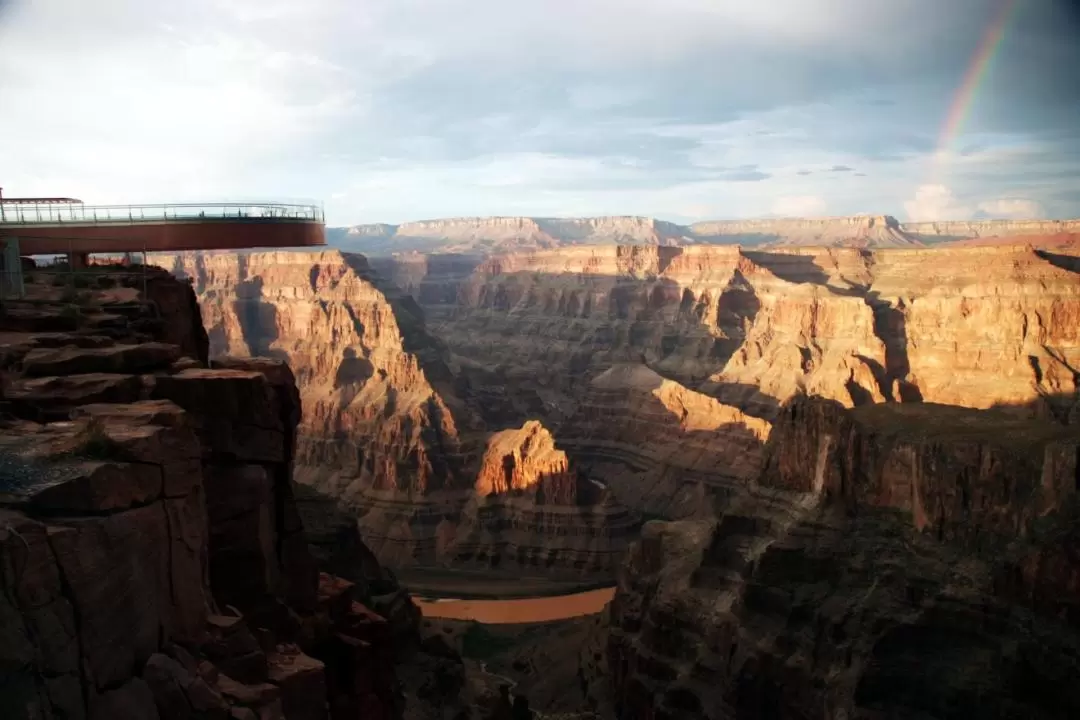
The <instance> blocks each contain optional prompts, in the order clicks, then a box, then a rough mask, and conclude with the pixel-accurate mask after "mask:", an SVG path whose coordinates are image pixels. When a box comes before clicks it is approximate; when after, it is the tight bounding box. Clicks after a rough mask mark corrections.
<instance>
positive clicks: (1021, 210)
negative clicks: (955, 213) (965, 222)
mask: <svg viewBox="0 0 1080 720" xmlns="http://www.w3.org/2000/svg"><path fill="white" fill-rule="evenodd" d="M979 210H980V211H981V212H982V213H983V214H985V215H988V216H990V217H993V218H1010V219H1015V220H1031V219H1035V218H1041V217H1045V216H1046V211H1045V210H1044V209H1043V207H1042V205H1040V204H1039V203H1037V202H1035V201H1034V200H1028V199H1026V198H998V199H996V200H986V201H984V202H981V203H979Z"/></svg>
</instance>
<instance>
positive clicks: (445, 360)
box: [166, 219, 1080, 570]
mask: <svg viewBox="0 0 1080 720" xmlns="http://www.w3.org/2000/svg"><path fill="white" fill-rule="evenodd" d="M882 222H883V223H884V225H885V227H887V228H893V227H894V224H893V223H891V222H889V221H888V219H885V220H883V221H882ZM1061 257H1062V256H1058V255H1053V254H1051V253H1047V252H1044V251H1042V250H1036V249H1034V248H1032V247H1030V246H1028V245H1024V244H1019V245H1017V244H1011V245H1002V246H1000V247H980V248H954V249H940V248H939V249H934V250H927V249H897V250H867V249H858V248H775V249H757V250H753V249H748V248H740V247H735V246H731V247H717V246H691V247H666V246H659V245H649V246H644V245H607V246H593V245H577V246H572V247H558V248H554V249H541V250H536V251H530V252H520V253H510V254H503V255H494V256H490V257H487V258H482V257H479V256H476V255H455V254H440V255H426V256H425V255H419V254H406V255H401V256H397V257H394V258H389V259H387V258H383V259H380V260H379V261H378V263H377V270H378V272H376V271H375V269H373V268H372V267H371V266H370V265H369V264H368V263H367V261H366V260H365V259H364V258H362V257H359V256H353V255H349V254H341V253H338V252H333V251H328V252H321V253H312V252H300V253H251V254H247V255H236V254H220V255H214V254H203V255H199V256H195V255H188V256H181V257H179V258H175V257H174V258H169V259H168V260H167V261H166V264H167V265H168V266H169V267H172V268H173V269H175V270H176V271H177V272H179V273H182V274H184V275H185V276H188V277H191V278H192V279H193V281H194V284H195V288H196V290H197V292H198V294H199V296H200V299H201V300H202V301H203V304H204V312H203V318H204V322H205V323H206V326H207V328H208V331H209V335H210V339H211V346H212V350H213V352H215V353H223V352H228V353H232V354H238V353H239V354H244V353H256V352H257V353H262V354H270V355H275V356H277V357H280V358H283V359H286V360H288V362H289V364H290V365H291V366H292V367H293V368H294V370H295V372H296V375H297V382H298V385H299V387H300V393H301V397H302V400H303V407H304V412H303V418H302V421H301V424H300V430H299V445H298V452H297V467H298V470H297V475H298V477H299V478H300V479H302V480H304V481H305V482H308V483H310V484H312V485H313V486H315V487H317V488H319V489H320V490H322V491H324V492H326V493H327V494H328V495H330V496H332V497H335V498H338V499H339V500H340V501H341V502H342V503H343V504H344V505H345V506H346V507H348V508H350V509H351V512H353V513H354V514H355V515H356V516H357V517H358V518H359V522H360V525H361V529H362V531H363V533H364V538H365V540H366V541H367V542H368V543H369V544H370V545H371V546H372V548H373V549H374V550H375V551H376V552H377V553H378V555H379V557H380V559H383V560H386V561H388V562H392V563H394V564H403V565H404V564H414V563H421V564H432V563H454V562H476V563H481V564H482V563H485V562H487V563H490V562H491V559H492V557H497V558H499V560H497V561H496V562H498V563H503V562H504V559H505V558H506V557H507V553H506V552H505V549H506V548H507V547H510V546H511V545H513V546H514V547H515V548H521V547H523V546H527V545H529V542H530V541H527V540H526V536H527V534H528V533H529V532H533V531H535V532H536V533H538V534H537V538H538V539H536V540H534V541H531V542H532V545H531V546H529V547H533V548H536V549H537V553H540V551H541V550H543V549H544V548H547V547H548V545H547V543H549V542H552V540H551V538H552V537H563V538H565V537H570V536H572V535H573V534H572V533H571V532H569V531H564V530H562V529H556V528H557V527H562V525H560V523H562V524H564V525H566V526H567V527H570V526H573V527H584V526H585V525H590V523H592V525H591V527H596V524H595V521H596V518H595V517H594V516H588V517H586V515H584V514H583V513H582V512H581V510H580V508H582V507H604V508H606V509H605V510H604V513H603V514H604V515H605V519H603V520H602V521H601V525H600V527H602V528H603V529H601V530H595V529H594V530H582V531H581V536H582V537H598V536H599V537H604V538H607V539H606V540H604V542H606V543H609V545H608V546H606V547H607V548H609V549H610V548H617V547H618V546H619V543H620V542H623V541H622V540H618V541H616V540H614V539H612V538H615V537H620V538H621V537H623V536H624V535H626V534H629V535H630V536H632V535H633V529H632V528H633V525H634V523H635V522H636V521H637V520H636V518H640V517H641V516H642V514H644V516H645V517H653V516H662V517H675V518H683V517H703V516H706V515H709V514H711V513H713V512H718V511H722V509H723V507H724V505H725V503H726V502H727V500H726V499H725V498H727V497H729V496H730V495H732V493H733V492H735V490H736V489H737V488H739V487H741V486H743V485H745V484H746V483H747V482H750V481H751V480H752V478H754V477H755V476H756V474H757V473H758V472H759V471H760V468H761V466H762V463H763V462H764V457H765V456H764V449H765V444H766V442H767V441H768V438H769V437H770V434H771V432H772V430H771V428H772V423H773V422H774V421H775V418H776V414H777V413H778V412H779V408H780V407H781V405H782V404H783V403H785V402H787V401H788V400H790V399H792V398H794V397H797V396H800V395H803V394H811V395H817V396H820V397H823V398H826V399H830V400H834V401H836V402H838V403H840V404H841V405H843V406H845V407H861V406H864V405H872V404H880V403H887V402H904V403H910V402H919V401H925V402H938V403H947V404H953V405H960V406H965V407H974V408H989V407H1001V408H1003V409H1005V410H1007V411H1009V412H1012V413H1014V414H1018V415H1022V416H1036V417H1046V418H1055V419H1057V420H1058V421H1060V422H1068V421H1070V418H1075V416H1076V413H1077V409H1076V408H1077V403H1076V392H1077V375H1076V372H1075V370H1074V368H1076V367H1078V366H1080V349H1078V348H1080V338H1078V335H1077V333H1078V329H1077V328H1078V327H1080V323H1078V322H1077V321H1076V320H1077V318H1078V317H1080V282H1078V281H1077V279H1078V275H1077V272H1076V270H1075V269H1073V268H1072V267H1071V266H1070V265H1069V263H1068V262H1066V261H1063V260H1062V259H1061ZM540 428H542V429H543V432H544V433H547V434H549V436H550V440H551V443H550V445H549V444H548V440H547V436H545V435H543V433H541V432H540ZM507 433H509V434H507ZM525 437H529V438H533V439H532V440H531V441H530V443H531V444H525V443H524V441H523V440H521V438H525ZM509 438H516V439H515V440H513V442H510V441H509V440H508V439H509ZM515 443H517V444H521V446H522V447H523V448H525V447H527V451H525V450H522V451H521V452H520V455H519V456H514V453H513V452H511V451H509V450H507V449H506V447H509V446H511V445H514V446H516V445H515ZM541 448H546V449H544V450H543V452H541V451H540V449H541ZM553 448H554V449H553ZM556 449H557V450H556ZM562 453H564V454H565V467H563V465H561V463H562V462H563V460H562V458H561V455H560V454H562ZM507 455H510V456H511V457H512V458H513V467H509V464H506V465H504V464H503V462H504V460H505V457H506V456H507ZM500 458H502V459H500ZM508 470H509V473H510V474H509V476H507V475H506V473H507V471H508ZM541 476H542V477H544V478H545V479H544V480H542V481H538V480H536V478H538V477H541ZM507 477H508V478H509V479H507ZM478 483H479V485H478ZM478 487H479V492H478ZM496 500H497V502H496ZM526 504H527V505H528V508H525V505H526ZM481 507H482V508H483V510H482V512H481V511H480V510H478V509H477V508H481ZM523 508H525V509H523ZM556 508H558V510H556ZM537 513H540V514H537ZM556 514H558V515H559V519H558V520H557V521H556V519H555V515H556ZM493 517H494V518H499V520H498V522H495V521H494V520H491V518H493ZM510 517H512V518H514V519H513V520H512V521H511V520H508V519H507V518H510ZM504 521H505V522H504ZM500 523H501V524H500ZM604 523H607V524H606V525H605V524H604ZM477 528H483V530H482V531H480V530H478V529H477ZM512 533H518V534H517V535H515V536H514V538H513V539H512V540H511V539H510V537H511V534H512ZM545 533H546V534H545ZM556 542H564V541H562V540H559V541H556ZM566 542H569V541H566ZM575 542H576V541H575ZM579 545H580V544H579ZM579 545H575V546H574V553H576V555H575V556H574V557H573V558H572V559H570V556H569V555H558V556H557V557H559V558H563V559H558V560H553V561H552V563H553V567H556V568H565V567H570V568H574V569H577V570H580V569H582V568H583V567H594V566H598V565H604V566H606V567H609V568H610V567H611V564H610V563H609V562H608V561H607V560H605V561H603V562H594V560H593V559H592V558H588V557H586V558H585V559H584V560H583V559H582V558H583V557H584V555H583V553H586V552H593V550H581V549H580V548H579ZM586 545H588V544H587V543H586ZM500 547H501V548H503V549H502V550H500V549H498V548H500ZM591 547H593V548H597V549H596V550H595V552H597V553H599V552H601V550H600V549H599V545H597V544H594V545H592V546H591ZM549 549H550V548H549ZM609 549H604V550H603V552H604V553H607V552H609ZM511 554H512V555H513V556H514V557H515V558H516V557H518V555H521V556H522V557H523V558H524V559H525V561H526V562H527V563H531V562H533V560H532V559H531V558H532V557H534V556H535V555H532V556H530V555H529V550H528V549H526V550H525V551H524V553H521V552H519V550H514V551H513V553H511ZM539 562H541V563H543V562H547V560H546V559H545V560H543V561H539Z"/></svg>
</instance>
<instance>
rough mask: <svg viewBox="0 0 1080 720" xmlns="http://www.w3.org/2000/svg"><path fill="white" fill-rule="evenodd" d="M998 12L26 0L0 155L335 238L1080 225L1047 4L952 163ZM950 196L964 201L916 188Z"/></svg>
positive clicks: (91, 185) (3, 87) (1070, 132)
mask: <svg viewBox="0 0 1080 720" xmlns="http://www.w3.org/2000/svg"><path fill="white" fill-rule="evenodd" d="M997 2H998V0H951V1H950V2H948V3H942V2H940V0H891V1H890V2H888V3H868V2H865V0H773V1H772V2H768V3H751V4H750V5H748V4H747V3H745V2H744V1H743V0H521V1H520V2H514V3H506V2H503V1H501V0H365V2H363V3H356V2H351V1H349V0H309V1H308V2H303V3H301V2H296V1H295V0H187V1H186V2H184V3H182V4H177V3H174V4H171V5H170V4H162V3H157V2H146V1H145V0H95V2H58V1H56V2H32V1H31V0H15V2H11V3H7V4H3V3H0V10H2V12H0V96H2V97H3V98H4V100H5V103H4V111H3V113H0V158H3V160H4V175H5V178H4V180H5V185H6V187H7V189H8V190H9V192H13V193H18V194H37V193H41V194H50V195H53V194H73V195H80V196H83V197H84V198H85V199H87V200H88V201H91V202H128V201H138V200H143V199H145V200H157V199H162V200H196V199H203V198H207V199H219V198H220V199H224V198H228V197H234V196H242V197H252V196H268V197H275V196H283V197H315V198H324V199H326V201H327V205H326V207H327V213H328V218H329V221H330V222H331V223H332V224H335V223H352V222H361V221H377V220H407V219H414V218H421V217H432V216H437V215H443V214H452V215H453V214H509V213H517V212H520V213H527V214H550V213H553V212H556V211H562V210H566V211H569V210H573V211H574V212H576V213H580V214H600V213H606V212H611V213H641V214H662V213H669V214H670V215H671V216H672V217H673V219H675V218H676V216H690V215H692V216H697V215H699V214H700V213H701V212H703V211H704V209H706V208H707V209H708V211H709V212H710V213H712V214H715V215H716V216H720V217H745V216H748V215H754V214H759V215H764V214H770V213H774V212H776V210H775V208H776V207H778V206H779V207H781V208H784V209H785V210H790V211H793V210H794V209H797V208H798V207H799V206H800V203H802V207H804V208H806V212H819V209H818V208H820V207H826V206H827V207H828V208H829V210H830V211H832V212H835V213H849V212H852V211H854V210H862V209H865V208H877V209H878V210H876V212H890V211H892V212H895V210H896V209H897V208H899V207H901V206H902V205H904V204H905V200H908V201H910V202H911V203H914V204H915V206H916V209H917V210H919V211H920V212H923V211H926V210H927V208H929V209H931V210H935V211H941V209H942V207H944V208H945V209H947V210H950V211H959V210H964V209H967V210H969V211H970V212H973V213H975V212H987V211H986V210H983V209H982V208H981V207H979V205H980V202H979V201H987V200H988V199H993V198H1024V199H1028V200H1030V201H1032V202H1035V203H1038V204H1039V206H1040V207H1041V210H1042V211H1043V212H1044V213H1045V214H1048V215H1068V214H1080V209H1078V204H1080V201H1078V200H1077V198H1078V197H1080V175H1078V164H1080V137H1078V135H1080V132H1078V131H1077V130H1076V123H1075V101H1076V99H1077V98H1076V90H1075V87H1074V86H1073V85H1070V78H1071V76H1070V74H1069V73H1068V72H1067V70H1066V69H1067V68H1070V67H1076V66H1080V49H1077V48H1076V47H1075V44H1074V43H1073V42H1072V39H1071V32H1072V30H1073V29H1074V26H1071V25H1070V24H1069V22H1068V18H1066V17H1063V16H1062V14H1061V12H1060V11H1058V10H1054V9H1052V8H1050V6H1051V5H1052V4H1054V3H1051V1H1050V0H1030V2H1026V3H1023V4H1021V5H1020V6H1018V10H1017V13H1016V16H1015V22H1014V23H1013V25H1012V26H1011V27H1010V32H1009V33H1008V34H1007V35H1006V39H1005V40H1004V41H1003V43H1002V45H1001V48H1000V50H999V51H998V53H997V55H996V58H995V63H994V65H993V69H992V70H991V72H990V73H988V74H987V76H986V77H985V79H984V85H983V91H982V92H980V94H979V97H978V98H977V100H976V103H975V104H974V105H973V106H972V108H971V111H970V113H969V115H968V119H967V121H966V123H965V125H964V129H963V132H962V133H961V134H960V136H958V137H957V138H955V141H954V142H953V143H952V144H951V146H950V147H948V148H945V150H946V152H945V153H942V154H939V156H940V157H941V158H945V160H944V161H943V162H936V163H935V162H934V157H935V151H936V150H937V149H938V148H937V144H938V137H939V134H940V132H939V131H940V126H941V123H942V120H943V117H944V115H945V113H946V111H947V108H948V106H949V103H950V102H951V99H952V97H953V96H954V94H955V89H956V87H957V85H958V83H959V82H960V81H961V79H962V77H963V76H964V72H965V70H966V68H967V65H968V64H969V61H970V58H971V54H972V52H973V50H974V48H975V47H977V45H978V42H979V40H980V37H981V35H982V34H983V31H984V27H983V25H984V23H983V21H982V20H981V18H989V17H991V11H992V10H993V8H994V7H995V6H996V4H997ZM1057 4H1058V5H1060V3H1057ZM973 19H974V21H973ZM616 21H617V22H616ZM915 25H917V26H918V27H919V28H920V32H919V33H917V34H916V35H914V36H913V37H911V38H909V39H908V40H906V41H905V43H903V44H899V43H889V42H882V41H881V38H882V37H889V36H890V33H891V32H893V30H894V29H895V28H896V27H910V26H915ZM852 28H858V31H857V32H853V31H852ZM1070 108H1072V110H1070ZM954 148H958V149H960V151H959V152H955V151H953V149H954ZM103 158H107V161H106V162H103V161H102V159H103ZM854 168H858V170H859V172H855V171H854ZM868 176H869V177H870V178H872V179H871V180H863V178H867V177H868ZM855 178H860V180H855ZM823 179H827V180H828V182H822V180H823ZM936 185H941V186H944V187H946V188H948V189H949V192H950V193H955V196H954V197H953V199H952V200H949V201H943V200H942V199H941V198H940V197H939V198H938V199H937V200H936V201H934V200H933V199H932V197H930V196H932V195H933V193H932V192H931V193H930V196H927V195H926V193H923V195H924V196H926V197H923V199H921V200H920V199H919V198H920V196H919V194H918V193H914V192H913V191H912V188H918V187H919V186H936ZM913 196H914V197H913ZM956 197H959V198H973V199H974V200H971V201H968V200H964V201H962V202H961V201H958V200H956ZM807 198H813V199H814V200H812V201H811V200H807ZM934 202H937V205H936V206H933V207H931V206H932V205H933V203H934ZM1015 211H1016V212H1021V210H1020V209H1018V208H1017V209H1016V210H1015ZM786 214H794V213H793V212H792V213H786Z"/></svg>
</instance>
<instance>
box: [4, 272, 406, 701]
mask: <svg viewBox="0 0 1080 720" xmlns="http://www.w3.org/2000/svg"><path fill="white" fill-rule="evenodd" d="M33 280H37V282H35V283H32V285H34V286H36V287H35V288H34V290H35V291H36V292H37V293H38V294H40V295H43V296H45V297H43V298H38V299H44V300H48V298H49V297H50V295H49V293H51V289H50V286H48V285H43V284H42V283H41V282H40V279H39V278H33ZM120 282H121V283H130V285H129V286H130V287H134V286H137V285H138V284H139V283H140V282H141V278H140V277H139V276H138V275H137V274H135V275H132V276H127V277H123V278H121V279H120ZM155 282H156V283H158V284H159V285H160V286H161V287H159V288H158V292H159V293H160V295H161V296H163V297H167V298H172V299H173V300H175V301H176V302H172V304H171V305H166V306H165V307H164V308H157V306H156V305H152V306H151V307H155V308H156V309H157V312H156V313H155V314H157V315H158V317H161V316H162V315H164V316H165V319H166V322H165V323H161V324H156V325H153V326H146V325H141V324H140V319H141V318H142V317H144V312H143V310H144V308H142V307H139V306H138V305H139V303H142V302H144V301H145V296H141V295H140V296H139V303H136V306H133V307H130V308H128V309H127V311H126V312H127V314H126V315H124V316H119V315H114V319H111V320H109V322H108V324H107V327H108V328H109V331H110V336H109V337H104V338H101V339H99V340H95V341H94V342H92V343H87V342H84V340H85V339H86V338H94V337H99V336H95V335H93V333H96V332H98V331H99V330H98V328H100V327H102V324H101V320H100V318H101V316H102V314H103V313H102V312H101V309H100V308H101V305H100V302H101V301H100V295H99V294H97V293H95V292H94V291H92V290H88V291H87V292H86V293H85V294H84V296H83V297H81V298H80V302H82V303H84V305H83V307H82V308H81V309H80V311H79V313H78V314H77V315H75V316H74V317H71V316H70V315H69V314H64V313H58V312H57V309H56V308H54V309H52V310H50V309H49V308H47V307H46V308H45V309H41V308H42V307H43V306H41V305H37V306H36V307H37V308H38V309H36V310H34V313H35V314H33V315H31V314H29V313H26V312H20V310H22V308H20V307H19V305H18V303H17V302H15V303H10V304H9V305H7V306H6V307H5V308H4V311H5V312H4V313H3V315H0V329H2V330H5V332H4V333H3V339H4V341H5V346H4V352H5V356H6V357H7V364H6V366H5V369H4V379H5V385H9V386H13V387H17V388H19V392H18V393H17V394H18V399H17V400H13V401H11V402H9V403H7V404H6V407H5V409H6V410H8V411H9V412H10V413H11V414H9V415H8V416H6V417H5V418H4V419H3V422H2V427H0V464H2V466H3V467H2V471H3V473H2V476H0V582H2V587H3V592H2V593H0V620H2V622H0V628H2V630H0V635H2V639H3V641H2V642H0V674H2V677H0V685H2V687H3V691H2V692H0V716H3V717H4V718H9V717H10V718H61V717H63V718H70V717H89V718H94V719H97V718H100V719H101V720H105V719H106V718H133V719H134V718H140V719H142V718H159V717H161V718H196V717H222V718H225V717H234V718H255V717H261V718H284V719H285V720H301V719H307V718H327V717H328V713H331V715H330V716H332V717H335V718H337V717H356V716H357V713H358V712H360V711H361V709H362V711H363V712H364V713H366V715H365V716H371V717H383V718H398V717H401V715H402V711H403V697H402V693H401V689H400V686H399V685H398V684H397V682H396V680H395V671H394V662H393V659H394V658H395V657H396V655H397V650H398V645H399V643H398V638H397V635H400V634H402V631H405V630H406V629H405V628H399V629H398V630H397V631H395V632H396V634H394V633H384V632H380V631H378V630H377V628H379V627H381V626H386V627H389V625H388V624H387V623H386V621H385V620H383V619H382V617H381V616H379V615H377V614H376V613H374V612H373V611H371V610H369V609H368V608H367V607H366V606H365V605H363V604H362V602H361V596H360V595H357V594H356V593H354V591H353V589H352V588H353V585H352V583H348V582H345V581H337V580H335V579H334V578H331V577H329V576H326V575H323V576H322V577H321V578H320V577H319V576H318V574H317V572H316V569H315V564H314V561H313V559H312V556H311V554H310V553H309V551H308V546H307V541H306V538H305V536H304V533H303V528H302V525H301V522H300V516H299V513H298V510H297V507H296V503H295V501H294V497H293V485H292V478H291V463H292V460H293V457H294V443H295V438H296V434H295V429H296V424H297V422H298V420H299V417H300V406H299V398H298V393H297V391H296V388H295V384H294V382H293V379H292V375H291V372H290V371H289V369H288V367H287V366H285V365H283V364H282V363H281V362H280V361H274V360H265V359H252V360H223V361H222V363H221V364H222V365H223V366H227V367H220V368H215V369H209V368H205V367H201V366H200V365H201V363H200V361H199V360H198V358H197V357H188V358H182V359H180V360H177V358H178V357H179V356H180V355H181V353H182V352H183V348H189V351H190V352H191V353H192V355H196V356H197V355H198V354H199V353H200V349H199V348H200V347H201V346H203V347H204V346H205V343H204V342H203V343H200V339H199V338H200V335H202V333H203V331H202V328H201V326H199V325H198V324H195V325H191V324H190V321H191V320H192V319H193V317H195V318H197V313H195V314H194V316H193V314H192V313H191V312H189V311H190V309H191V308H192V307H193V304H192V302H191V301H192V293H191V290H190V288H185V287H184V286H183V285H181V284H179V283H176V281H174V280H170V279H168V278H167V277H155ZM169 283H172V285H173V287H172V288H169V287H168V284H169ZM185 292H186V293H187V296H186V297H187V299H186V300H185V299H184V293H185ZM151 302H153V301H151ZM168 307H172V308H174V309H176V311H175V312H173V311H170V310H168V309H167V308H168ZM50 313H51V314H50ZM12 316H14V318H15V322H16V323H17V324H18V325H17V326H18V327H19V328H20V329H21V330H22V332H18V333H11V332H6V330H7V329H6V328H3V324H4V323H5V322H6V321H7V320H8V318H10V317H12ZM61 317H64V318H69V319H70V320H71V321H72V322H71V327H70V328H69V329H70V331H71V332H70V333H69V334H64V335H59V334H56V333H51V334H50V333H35V332H33V330H34V327H33V324H34V322H39V323H43V324H45V325H46V326H49V325H50V324H51V323H53V322H55V319H56V318H61ZM176 318H181V319H184V322H185V323H188V324H187V325H186V328H187V329H186V332H187V333H188V337H187V339H186V340H185V339H184V338H183V337H182V336H183V335H184V332H185V331H184V330H182V329H181V328H180V327H178V326H175V325H174V326H171V327H169V326H168V321H169V320H170V319H172V320H175V319H176ZM143 329H146V330H150V331H152V332H157V333H160V336H161V337H170V338H175V339H177V340H178V341H179V344H169V343H162V342H154V341H143V340H144V330H143ZM203 337H204V336H203ZM153 339H154V338H153V336H151V338H150V340H153ZM87 345H90V346H89V347H87ZM48 373H51V374H52V375H49V374H48ZM32 376H36V377H39V378H40V380H38V379H33V380H31V379H30V378H31V377H32ZM109 378H117V379H118V380H117V382H110V381H109ZM131 378H133V379H134V380H131ZM65 389H74V390H75V391H76V392H75V393H73V394H72V395H70V396H68V397H67V398H66V400H63V401H62V400H61V398H63V397H64V392H65ZM99 401H105V402H99ZM61 408H62V409H63V411H64V412H65V413H66V414H67V415H68V416H69V417H70V418H71V419H68V420H60V419H59V418H57V417H55V416H53V415H55V414H57V413H59V412H60V411H61ZM38 419H44V420H46V421H47V422H44V423H41V424H39V423H38V422H36V420H38ZM390 579H391V580H392V578H390ZM386 589H387V590H391V591H392V592H394V593H396V594H397V596H398V597H399V598H401V597H403V595H402V593H401V591H400V589H399V588H397V587H396V585H394V586H393V587H392V588H386ZM343 595H344V596H346V601H342V602H336V601H335V599H334V598H339V597H341V596H343ZM406 601H407V600H406ZM342 608H343V609H342ZM399 615H400V613H399ZM408 617H410V618H411V621H412V623H413V624H412V626H411V632H412V633H413V635H415V633H416V625H415V621H416V617H417V616H416V614H415V609H414V612H413V614H412V615H411V616H408ZM373 628H374V629H373ZM414 644H415V643H414ZM387 659H389V660H387Z"/></svg>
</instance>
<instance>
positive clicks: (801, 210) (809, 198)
mask: <svg viewBox="0 0 1080 720" xmlns="http://www.w3.org/2000/svg"><path fill="white" fill-rule="evenodd" d="M826 207H828V204H827V203H826V202H825V198H823V197H821V196H820V195H789V196H787V197H780V198H777V199H776V201H775V202H774V203H773V205H772V212H773V214H774V215H780V216H783V217H808V216H815V215H824V214H825V209H826Z"/></svg>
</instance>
